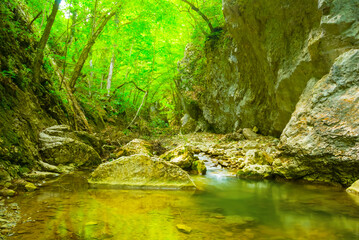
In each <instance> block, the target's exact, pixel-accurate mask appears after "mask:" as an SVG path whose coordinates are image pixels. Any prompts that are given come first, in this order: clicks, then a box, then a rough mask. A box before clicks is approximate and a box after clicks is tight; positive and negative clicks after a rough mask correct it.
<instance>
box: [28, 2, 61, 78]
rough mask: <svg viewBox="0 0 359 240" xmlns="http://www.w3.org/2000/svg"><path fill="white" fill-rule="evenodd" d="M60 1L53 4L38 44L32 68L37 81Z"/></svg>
mask: <svg viewBox="0 0 359 240" xmlns="http://www.w3.org/2000/svg"><path fill="white" fill-rule="evenodd" d="M60 2H61V0H55V2H54V5H53V6H52V12H51V14H50V16H49V18H48V20H47V24H46V27H45V31H44V33H43V34H42V37H41V39H40V42H39V44H38V46H37V51H36V56H35V60H34V64H33V69H32V72H33V75H34V80H35V81H38V80H39V77H40V70H41V66H42V61H43V58H44V49H45V46H46V43H47V40H48V39H49V36H50V32H51V28H52V25H53V24H54V21H55V18H56V14H57V11H58V10H59V5H60Z"/></svg>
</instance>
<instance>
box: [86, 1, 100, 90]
mask: <svg viewBox="0 0 359 240" xmlns="http://www.w3.org/2000/svg"><path fill="white" fill-rule="evenodd" d="M97 2H98V0H96V1H95V6H94V9H93V13H92V23H91V24H92V29H91V35H93V33H94V32H95V29H96V11H97ZM90 69H91V72H90V77H89V78H88V88H89V96H90V97H91V96H92V93H91V86H92V81H93V76H94V67H93V59H92V51H91V50H90Z"/></svg>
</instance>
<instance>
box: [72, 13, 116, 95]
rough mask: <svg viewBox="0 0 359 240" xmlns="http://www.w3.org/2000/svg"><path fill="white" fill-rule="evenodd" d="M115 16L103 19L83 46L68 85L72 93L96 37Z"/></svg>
mask: <svg viewBox="0 0 359 240" xmlns="http://www.w3.org/2000/svg"><path fill="white" fill-rule="evenodd" d="M115 14H116V11H114V12H112V13H111V14H109V15H108V16H107V17H105V19H104V20H103V21H102V23H101V25H100V26H99V28H98V29H97V30H96V31H95V32H94V33H93V34H92V35H91V37H90V39H89V40H88V42H87V44H86V45H85V47H84V49H83V50H82V51H81V54H80V57H79V59H78V61H77V63H76V65H75V68H74V71H73V73H72V77H71V79H70V83H69V87H70V89H71V91H72V92H74V89H75V84H76V81H77V79H78V78H79V76H80V74H81V70H82V67H83V66H84V64H85V62H86V60H87V58H88V55H89V52H90V50H91V48H92V46H93V45H94V44H95V41H96V39H97V37H98V36H99V35H100V34H101V32H102V30H103V28H104V27H105V25H106V24H107V22H108V21H109V20H110V19H111V18H112V17H113V16H114V15H115Z"/></svg>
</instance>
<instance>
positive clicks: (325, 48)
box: [179, 0, 359, 136]
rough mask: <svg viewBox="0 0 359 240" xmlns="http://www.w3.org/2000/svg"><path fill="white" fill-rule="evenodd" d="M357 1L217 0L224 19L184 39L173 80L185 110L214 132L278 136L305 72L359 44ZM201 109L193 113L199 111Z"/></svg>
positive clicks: (317, 70)
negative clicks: (198, 39) (199, 38)
mask: <svg viewBox="0 0 359 240" xmlns="http://www.w3.org/2000/svg"><path fill="white" fill-rule="evenodd" d="M358 4H359V1H358V0H353V1H340V0H319V1H313V0H288V1H277V0H257V1H252V0H223V13H224V17H225V21H226V22H225V27H224V29H223V31H221V32H217V34H214V35H211V36H209V38H208V40H207V42H206V46H205V48H204V49H201V48H200V47H196V46H194V45H189V46H188V47H187V51H186V54H185V57H184V59H183V60H182V61H181V62H180V63H179V71H180V80H179V86H180V88H181V90H182V92H183V95H184V96H185V97H184V99H185V100H184V102H185V104H184V105H186V108H187V110H188V112H189V114H190V115H191V116H192V118H194V119H196V120H197V119H205V120H206V122H207V123H208V124H209V125H210V126H211V127H212V128H213V129H214V130H215V131H217V132H231V131H233V130H236V129H237V128H243V127H254V126H257V127H258V128H259V130H260V132H261V133H264V134H271V135H275V136H279V135H280V134H281V133H282V131H283V129H284V128H285V126H286V125H287V123H288V121H289V119H290V117H291V114H292V113H293V111H294V110H295V106H296V104H297V102H298V101H299V98H300V96H301V94H302V92H303V90H304V89H305V87H306V86H307V83H308V81H309V80H312V81H318V80H319V79H321V78H322V77H323V76H325V75H326V74H328V73H329V71H330V69H331V67H332V65H333V63H334V61H335V59H336V58H337V57H338V56H339V55H341V54H342V53H344V52H346V51H348V50H350V49H354V48H358V46H359V44H358V38H359V35H358V32H359V25H358V18H359V7H358V6H359V5H358ZM199 115H200V116H199Z"/></svg>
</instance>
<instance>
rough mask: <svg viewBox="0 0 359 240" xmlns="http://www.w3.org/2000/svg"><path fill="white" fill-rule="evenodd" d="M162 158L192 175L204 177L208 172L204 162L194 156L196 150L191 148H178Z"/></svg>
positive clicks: (166, 153)
mask: <svg viewBox="0 0 359 240" xmlns="http://www.w3.org/2000/svg"><path fill="white" fill-rule="evenodd" d="M160 158H161V159H163V160H165V161H169V162H171V163H172V164H175V165H177V166H179V167H180V168H182V169H184V170H186V171H188V172H190V173H194V174H201V175H204V174H206V171H207V168H206V166H205V164H204V162H203V161H201V160H198V157H195V156H194V149H193V148H192V147H191V146H179V147H176V148H175V149H172V150H170V151H167V152H165V153H164V154H162V155H161V156H160Z"/></svg>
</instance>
